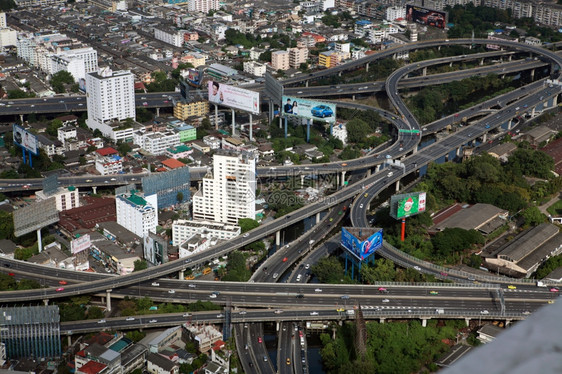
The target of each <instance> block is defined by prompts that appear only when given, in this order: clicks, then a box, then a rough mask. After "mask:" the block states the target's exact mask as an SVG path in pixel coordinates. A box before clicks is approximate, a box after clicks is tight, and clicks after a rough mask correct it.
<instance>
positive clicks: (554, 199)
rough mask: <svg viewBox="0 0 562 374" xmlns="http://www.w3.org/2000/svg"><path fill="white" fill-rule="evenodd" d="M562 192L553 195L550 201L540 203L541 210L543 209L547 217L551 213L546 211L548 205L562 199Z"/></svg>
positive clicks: (542, 211)
mask: <svg viewBox="0 0 562 374" xmlns="http://www.w3.org/2000/svg"><path fill="white" fill-rule="evenodd" d="M561 195H562V194H560V193H559V194H558V195H557V196H555V197H553V198H552V199H550V200H549V201H548V202H546V203H544V204H543V205H539V207H538V208H539V210H540V211H541V213H542V214H544V215H546V216H547V217H548V216H549V213H548V212H547V211H546V210H547V209H548V207H550V206H551V205H552V204H554V203H555V202H557V201H558V200H560V198H561Z"/></svg>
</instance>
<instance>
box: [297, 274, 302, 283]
mask: <svg viewBox="0 0 562 374" xmlns="http://www.w3.org/2000/svg"><path fill="white" fill-rule="evenodd" d="M301 278H302V274H299V275H297V282H300V281H301Z"/></svg>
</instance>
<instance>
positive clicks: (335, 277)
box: [310, 257, 344, 284]
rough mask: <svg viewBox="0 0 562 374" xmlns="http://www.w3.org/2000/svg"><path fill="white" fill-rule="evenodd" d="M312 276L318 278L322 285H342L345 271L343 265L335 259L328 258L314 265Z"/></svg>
mask: <svg viewBox="0 0 562 374" xmlns="http://www.w3.org/2000/svg"><path fill="white" fill-rule="evenodd" d="M310 271H311V272H312V274H314V275H315V276H316V278H318V280H319V281H320V283H332V284H337V283H341V281H342V279H343V278H344V269H343V266H342V264H341V263H340V262H339V261H338V259H337V258H335V257H327V258H323V259H321V260H320V261H318V262H317V263H316V264H315V265H312V267H311V270H310Z"/></svg>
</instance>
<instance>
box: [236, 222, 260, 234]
mask: <svg viewBox="0 0 562 374" xmlns="http://www.w3.org/2000/svg"><path fill="white" fill-rule="evenodd" d="M259 225H260V224H259V222H258V221H256V220H255V219H251V218H239V219H238V226H240V231H241V232H242V233H245V232H247V231H250V230H253V229H255V228H256V227H259Z"/></svg>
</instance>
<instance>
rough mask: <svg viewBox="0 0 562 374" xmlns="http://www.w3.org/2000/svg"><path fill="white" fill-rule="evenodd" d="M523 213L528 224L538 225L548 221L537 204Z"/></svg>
mask: <svg viewBox="0 0 562 374" xmlns="http://www.w3.org/2000/svg"><path fill="white" fill-rule="evenodd" d="M521 215H522V216H523V219H524V220H525V225H526V226H537V225H540V224H541V223H543V222H545V221H546V216H545V215H544V214H542V213H541V211H540V210H539V208H537V207H536V206H531V207H529V208H527V209H525V210H524V211H523V212H522V213H521Z"/></svg>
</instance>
